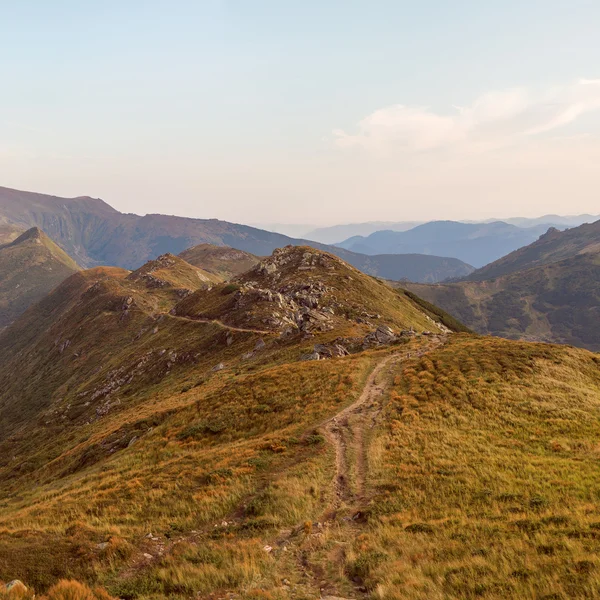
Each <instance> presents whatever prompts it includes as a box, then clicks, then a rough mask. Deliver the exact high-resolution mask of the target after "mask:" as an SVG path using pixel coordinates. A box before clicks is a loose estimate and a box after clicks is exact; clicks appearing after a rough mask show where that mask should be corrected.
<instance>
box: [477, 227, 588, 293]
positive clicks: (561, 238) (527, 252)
mask: <svg viewBox="0 0 600 600" xmlns="http://www.w3.org/2000/svg"><path fill="white" fill-rule="evenodd" d="M584 252H593V253H599V252H600V221H596V222H595V223H586V224H584V225H580V226H579V227H573V228H572V229H567V230H566V231H558V229H554V228H551V229H549V230H548V231H547V232H546V233H545V234H544V235H542V236H541V237H540V238H539V239H538V240H537V241H536V242H534V243H533V244H530V245H529V246H525V247H524V248H520V249H519V250H515V251H514V252H511V253H510V254H509V255H507V256H504V257H503V258H501V259H499V260H497V261H495V262H493V263H491V264H489V265H486V266H485V267H483V268H482V269H478V270H477V271H474V272H473V273H472V274H471V275H469V276H468V277H466V279H468V280H470V281H483V280H486V279H493V278H495V277H500V276H501V275H508V274H510V273H515V272H516V271H524V270H526V269H530V268H532V267H537V266H541V265H547V264H550V263H553V262H557V261H559V260H562V259H564V258H569V257H571V256H575V255H576V254H580V253H584Z"/></svg>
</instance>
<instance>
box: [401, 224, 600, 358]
mask: <svg viewBox="0 0 600 600" xmlns="http://www.w3.org/2000/svg"><path fill="white" fill-rule="evenodd" d="M399 285H401V286H402V287H403V288H406V289H408V290H410V291H412V292H414V293H416V294H418V295H419V296H421V297H422V298H424V299H426V300H427V301H429V302H432V303H434V304H436V305H438V306H440V307H441V308H443V309H444V310H446V311H448V312H450V313H451V314H452V315H454V316H456V317H457V318H458V319H460V320H461V321H462V322H464V323H465V324H466V325H468V326H469V327H471V328H472V329H474V330H475V331H478V332H480V333H487V334H493V335H498V336H502V337H508V338H513V339H530V340H539V341H547V342H559V343H567V344H574V345H577V346H581V347H584V348H589V349H591V350H595V351H600V325H599V324H600V318H599V317H600V221H596V222H595V223H590V224H584V225H581V226H579V227H574V228H572V229H568V230H566V231H558V230H556V229H551V230H549V231H548V232H547V233H546V234H545V235H543V236H541V237H540V238H539V240H537V241H536V242H534V243H532V244H530V245H529V246H526V247H524V248H521V249H519V250H516V251H514V252H512V253H510V254H508V255H507V256H505V257H503V258H501V259H499V260H497V261H495V262H493V263H491V264H489V265H487V266H485V267H483V268H482V269H478V270H477V271H475V272H474V273H472V274H471V275H469V276H468V277H467V278H465V279H464V280H463V281H457V282H453V283H445V284H437V285H431V286H428V285H419V284H412V283H407V282H405V283H401V284H399Z"/></svg>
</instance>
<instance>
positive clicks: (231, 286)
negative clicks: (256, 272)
mask: <svg viewBox="0 0 600 600" xmlns="http://www.w3.org/2000/svg"><path fill="white" fill-rule="evenodd" d="M239 289H240V286H239V285H237V284H235V283H228V284H227V285H226V286H225V287H224V288H223V289H222V290H221V294H223V296H228V295H229V294H233V293H234V292H237V291H239Z"/></svg>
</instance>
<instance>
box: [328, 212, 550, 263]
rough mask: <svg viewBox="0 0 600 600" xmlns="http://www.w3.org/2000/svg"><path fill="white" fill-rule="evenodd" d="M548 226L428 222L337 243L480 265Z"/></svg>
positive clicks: (349, 247) (360, 249)
mask: <svg viewBox="0 0 600 600" xmlns="http://www.w3.org/2000/svg"><path fill="white" fill-rule="evenodd" d="M549 227H550V225H548V224H542V225H535V226H533V227H527V228H523V227H517V226H516V225H511V224H508V223H504V222H502V221H495V222H492V223H477V224H475V223H459V222H457V221H431V222H429V223H425V224H423V225H419V226H417V227H414V228H413V229H410V230H408V231H401V232H400V231H377V232H375V233H372V234H371V235H369V236H368V237H361V236H356V237H352V238H350V239H348V240H346V241H344V242H342V243H341V244H338V246H339V247H341V248H345V249H347V250H350V251H352V252H360V253H362V254H406V253H418V254H433V255H438V256H452V257H454V258H458V259H459V260H462V261H464V262H467V263H468V264H472V265H474V266H475V267H483V266H484V265H487V264H489V263H491V262H493V261H495V260H497V259H498V258H500V257H502V256H505V255H506V254H508V253H510V252H512V251H513V250H516V249H518V248H521V247H523V246H527V245H528V244H530V243H532V242H534V241H535V240H536V239H538V237H539V236H540V235H542V234H543V233H545V232H546V231H547V230H548V228H549Z"/></svg>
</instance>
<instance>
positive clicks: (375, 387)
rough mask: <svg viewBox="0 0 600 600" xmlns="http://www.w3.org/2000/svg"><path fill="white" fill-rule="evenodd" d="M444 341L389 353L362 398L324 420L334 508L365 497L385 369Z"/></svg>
mask: <svg viewBox="0 0 600 600" xmlns="http://www.w3.org/2000/svg"><path fill="white" fill-rule="evenodd" d="M443 343H444V340H443V339H441V338H433V339H432V340H431V341H430V342H429V343H427V344H426V345H424V346H423V347H421V348H419V349H417V350H414V351H410V352H407V351H406V350H404V351H402V352H397V353H394V354H391V355H390V356H387V357H385V358H384V359H383V360H381V361H380V362H379V363H378V364H377V365H376V366H375V368H374V369H373V370H372V371H371V373H370V374H369V377H368V378H367V382H366V383H365V386H364V388H363V390H362V392H361V394H360V396H359V397H358V399H357V400H356V401H355V402H353V403H352V404H351V405H350V406H347V407H346V408H344V409H343V410H342V411H340V412H339V413H338V414H337V415H335V416H334V417H332V418H331V419H329V420H328V421H326V422H325V423H324V425H323V432H324V434H325V437H326V438H327V440H328V441H329V443H330V444H331V445H332V446H333V447H334V449H335V463H336V473H335V477H334V480H333V488H334V497H335V499H334V503H333V506H332V507H331V509H332V510H336V509H338V508H339V507H340V506H341V504H342V503H343V502H346V503H360V502H362V501H363V500H364V498H365V493H366V483H367V473H368V460H367V455H368V440H367V439H366V438H367V432H368V430H369V429H372V428H373V427H374V425H375V422H376V419H377V415H378V414H379V412H380V411H381V406H377V405H376V401H377V399H378V398H379V397H380V396H382V395H383V394H384V392H385V390H386V388H387V385H388V384H389V382H388V381H387V377H385V375H383V374H382V371H384V369H385V368H386V367H390V369H389V371H390V373H391V371H392V366H393V365H395V364H397V363H399V362H403V361H405V360H409V359H412V358H418V357H421V356H423V355H424V354H426V353H427V352H430V351H431V350H432V349H433V348H435V347H437V346H439V345H441V344H443Z"/></svg>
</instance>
